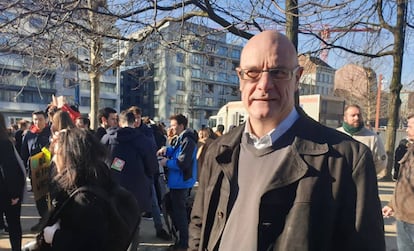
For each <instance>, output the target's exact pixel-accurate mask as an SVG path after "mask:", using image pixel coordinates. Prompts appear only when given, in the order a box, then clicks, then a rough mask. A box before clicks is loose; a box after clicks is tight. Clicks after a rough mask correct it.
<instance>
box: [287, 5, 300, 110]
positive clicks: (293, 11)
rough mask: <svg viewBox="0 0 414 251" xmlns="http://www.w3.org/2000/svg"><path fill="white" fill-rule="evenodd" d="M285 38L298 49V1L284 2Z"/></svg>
mask: <svg viewBox="0 0 414 251" xmlns="http://www.w3.org/2000/svg"><path fill="white" fill-rule="evenodd" d="M285 4H286V36H287V37H288V38H289V39H290V41H292V43H293V45H294V46H295V48H296V50H297V48H298V32H299V15H298V1H297V0H286V3H285ZM295 104H296V105H299V90H298V91H296V92H295Z"/></svg>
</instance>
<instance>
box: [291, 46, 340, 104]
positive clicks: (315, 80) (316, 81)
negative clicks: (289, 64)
mask: <svg viewBox="0 0 414 251" xmlns="http://www.w3.org/2000/svg"><path fill="white" fill-rule="evenodd" d="M298 60H299V65H300V66H302V67H303V74H302V77H301V79H300V90H299V94H300V95H313V94H320V95H325V96H333V92H334V78H335V69H334V68H332V67H331V66H329V65H328V64H327V63H325V62H324V61H322V60H321V59H320V58H317V57H312V56H310V55H309V54H303V55H299V59H298Z"/></svg>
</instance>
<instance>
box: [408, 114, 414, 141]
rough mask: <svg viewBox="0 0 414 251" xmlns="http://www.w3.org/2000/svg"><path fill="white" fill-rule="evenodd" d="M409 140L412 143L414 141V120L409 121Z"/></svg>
mask: <svg viewBox="0 0 414 251" xmlns="http://www.w3.org/2000/svg"><path fill="white" fill-rule="evenodd" d="M407 138H408V139H409V140H410V141H414V118H410V119H409V120H408V121H407Z"/></svg>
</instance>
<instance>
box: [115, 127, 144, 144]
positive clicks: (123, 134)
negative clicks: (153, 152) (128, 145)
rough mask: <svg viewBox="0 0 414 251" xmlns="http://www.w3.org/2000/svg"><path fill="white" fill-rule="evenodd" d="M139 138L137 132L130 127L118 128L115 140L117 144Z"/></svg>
mask: <svg viewBox="0 0 414 251" xmlns="http://www.w3.org/2000/svg"><path fill="white" fill-rule="evenodd" d="M138 136H139V132H138V131H137V130H136V129H135V128H132V127H123V128H119V130H118V132H117V137H116V139H117V140H118V141H119V142H127V141H133V140H135V138H137V137H138Z"/></svg>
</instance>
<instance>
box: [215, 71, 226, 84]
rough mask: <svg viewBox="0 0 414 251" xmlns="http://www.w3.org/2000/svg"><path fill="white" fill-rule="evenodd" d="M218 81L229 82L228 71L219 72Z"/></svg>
mask: <svg viewBox="0 0 414 251" xmlns="http://www.w3.org/2000/svg"><path fill="white" fill-rule="evenodd" d="M217 81H220V82H227V73H225V72H219V74H218V77H217Z"/></svg>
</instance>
